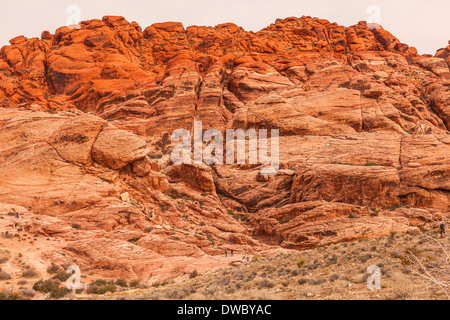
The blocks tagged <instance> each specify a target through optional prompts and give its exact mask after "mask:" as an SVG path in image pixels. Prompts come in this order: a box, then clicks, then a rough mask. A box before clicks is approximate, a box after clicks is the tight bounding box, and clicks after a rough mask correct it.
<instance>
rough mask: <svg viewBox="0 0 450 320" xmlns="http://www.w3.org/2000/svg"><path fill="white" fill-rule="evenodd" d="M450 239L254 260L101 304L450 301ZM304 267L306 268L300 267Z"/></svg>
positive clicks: (410, 239) (426, 237)
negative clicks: (376, 280) (375, 270)
mask: <svg viewBox="0 0 450 320" xmlns="http://www.w3.org/2000/svg"><path fill="white" fill-rule="evenodd" d="M449 252H450V250H449V239H448V238H441V237H440V236H439V235H438V234H436V233H434V232H425V233H424V234H415V235H391V236H389V237H385V238H382V239H371V240H364V241H359V242H354V243H347V244H339V245H332V246H328V247H324V248H316V249H311V250H306V251H302V252H293V253H290V254H286V253H280V254H278V255H275V256H269V257H267V256H259V257H258V256H257V257H253V260H252V261H251V262H250V263H245V264H242V265H239V266H236V267H230V268H226V269H222V270H219V271H215V272H210V273H207V274H199V275H198V276H196V277H195V278H191V279H187V280H185V281H182V282H174V283H169V284H164V285H163V286H157V287H156V286H155V287H152V288H150V289H144V290H134V291H128V292H121V293H115V294H112V295H108V296H105V297H101V296H100V297H96V298H97V299H133V300H134V299H139V300H141V299H152V300H160V299H161V300H171V299H175V300H179V299H182V300H203V299H206V300H230V299H233V300H244V299H245V300H259V299H264V300H271V299H273V300H298V299H321V300H325V299H333V300H341V299H348V300H353V299H359V300H365V299H379V300H399V299H448V295H449V293H450V292H449V280H450V278H449V275H450V269H449V257H448V253H449ZM300 261H302V262H301V263H299V262H300ZM372 265H377V266H379V267H380V269H381V289H380V290H369V289H368V288H367V279H368V277H369V274H367V268H368V267H369V266H372Z"/></svg>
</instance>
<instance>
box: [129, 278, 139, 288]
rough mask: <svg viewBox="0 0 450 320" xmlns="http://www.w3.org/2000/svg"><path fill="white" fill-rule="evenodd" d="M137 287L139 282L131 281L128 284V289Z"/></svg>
mask: <svg viewBox="0 0 450 320" xmlns="http://www.w3.org/2000/svg"><path fill="white" fill-rule="evenodd" d="M138 285H139V280H132V281H131V282H130V287H131V288H136V287H137V286H138Z"/></svg>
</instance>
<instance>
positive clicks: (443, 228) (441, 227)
mask: <svg viewBox="0 0 450 320" xmlns="http://www.w3.org/2000/svg"><path fill="white" fill-rule="evenodd" d="M439 228H440V229H441V230H440V232H441V235H444V234H445V224H444V223H441V225H440V226H439Z"/></svg>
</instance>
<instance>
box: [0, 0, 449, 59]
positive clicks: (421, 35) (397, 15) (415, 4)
mask: <svg viewBox="0 0 450 320" xmlns="http://www.w3.org/2000/svg"><path fill="white" fill-rule="evenodd" d="M72 5H75V6H77V7H78V8H79V9H80V10H79V11H80V12H79V13H80V17H81V20H89V19H94V18H97V19H98V18H102V17H103V16H105V15H121V16H124V17H125V18H126V19H127V20H128V21H130V22H131V21H137V22H138V23H139V24H140V25H141V26H142V27H143V28H145V27H146V26H148V25H151V24H153V23H155V22H163V21H180V22H182V23H183V25H184V26H185V27H188V26H190V25H206V26H215V25H217V24H220V23H224V22H234V23H236V24H237V25H239V26H242V27H243V28H244V29H246V30H252V31H258V30H260V29H262V28H264V27H266V26H268V25H269V24H271V23H273V22H274V21H275V20H276V19H277V18H285V17H290V16H296V17H301V16H303V15H306V16H312V17H319V18H323V19H328V20H330V21H331V22H337V23H338V24H340V25H344V26H351V25H353V24H356V23H357V22H358V21H361V20H365V21H367V20H371V19H375V20H378V19H379V20H380V22H381V25H382V26H383V27H384V28H385V29H386V30H388V31H390V32H391V33H392V34H393V35H394V36H396V37H397V38H399V39H400V41H402V42H404V43H407V44H408V45H411V46H415V47H416V48H417V49H418V50H419V53H421V54H424V53H430V54H434V53H435V52H436V50H437V49H439V48H442V47H445V46H447V44H448V40H450V32H449V31H450V19H449V16H448V15H449V12H450V0H425V1H424V0H369V1H367V0H340V1H339V0H325V1H321V0H306V1H305V0H276V1H273V0H226V1H214V0H159V1H156V0H125V1H124V0H39V1H36V0H0V47H1V46H3V45H6V44H8V43H9V40H10V39H11V38H14V37H15V36H18V35H24V36H26V37H39V36H40V34H41V32H42V31H43V30H48V31H50V32H52V33H53V32H54V31H55V30H56V29H57V28H58V27H60V26H63V25H67V24H68V23H70V22H71V21H74V19H76V18H77V17H76V16H77V12H76V11H71V12H70V13H68V12H67V10H68V8H69V7H70V6H72ZM371 5H376V6H377V7H379V8H380V14H379V15H378V14H377V12H376V10H375V11H371V12H369V13H368V12H367V9H368V8H369V7H370V6H371Z"/></svg>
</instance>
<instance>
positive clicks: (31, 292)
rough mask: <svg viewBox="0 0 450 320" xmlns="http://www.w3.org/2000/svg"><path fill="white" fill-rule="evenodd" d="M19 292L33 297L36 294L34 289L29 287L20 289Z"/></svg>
mask: <svg viewBox="0 0 450 320" xmlns="http://www.w3.org/2000/svg"><path fill="white" fill-rule="evenodd" d="M20 294H21V295H22V296H24V297H26V298H33V297H34V296H35V295H36V292H34V290H31V289H24V290H22V291H20Z"/></svg>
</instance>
